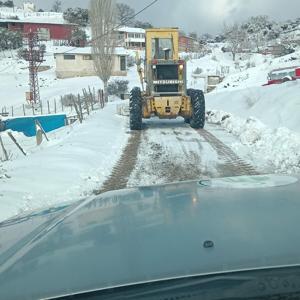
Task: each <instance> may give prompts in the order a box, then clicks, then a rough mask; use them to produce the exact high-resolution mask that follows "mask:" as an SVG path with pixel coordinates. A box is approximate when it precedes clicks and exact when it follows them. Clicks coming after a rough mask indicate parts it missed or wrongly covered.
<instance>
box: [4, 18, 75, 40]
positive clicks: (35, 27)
mask: <svg viewBox="0 0 300 300" xmlns="http://www.w3.org/2000/svg"><path fill="white" fill-rule="evenodd" d="M8 29H9V30H12V31H22V32H23V33H28V32H30V31H32V32H39V30H40V29H42V30H44V31H48V32H49V34H48V38H49V39H51V40H70V39H71V37H72V31H73V29H74V25H66V24H40V23H15V22H11V23H8Z"/></svg>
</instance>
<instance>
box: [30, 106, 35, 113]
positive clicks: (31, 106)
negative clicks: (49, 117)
mask: <svg viewBox="0 0 300 300" xmlns="http://www.w3.org/2000/svg"><path fill="white" fill-rule="evenodd" d="M31 108H32V114H33V115H35V113H34V107H33V103H31Z"/></svg>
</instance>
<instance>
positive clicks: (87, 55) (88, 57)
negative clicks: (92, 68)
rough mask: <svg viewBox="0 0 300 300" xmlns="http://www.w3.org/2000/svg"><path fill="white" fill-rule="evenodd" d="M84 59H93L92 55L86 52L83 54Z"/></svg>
mask: <svg viewBox="0 0 300 300" xmlns="http://www.w3.org/2000/svg"><path fill="white" fill-rule="evenodd" d="M82 58H83V60H92V55H90V54H86V55H83V57H82Z"/></svg>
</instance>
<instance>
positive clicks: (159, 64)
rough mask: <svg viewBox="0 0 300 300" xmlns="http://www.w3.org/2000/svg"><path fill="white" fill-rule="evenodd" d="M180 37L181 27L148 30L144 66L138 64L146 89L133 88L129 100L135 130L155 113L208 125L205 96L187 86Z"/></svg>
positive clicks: (196, 124) (155, 114) (131, 122)
mask: <svg viewBox="0 0 300 300" xmlns="http://www.w3.org/2000/svg"><path fill="white" fill-rule="evenodd" d="M178 37H179V33H178V29H177V28H160V29H154V28H152V29H147V30H146V51H145V52H146V53H145V64H144V68H142V66H141V60H138V63H137V66H138V72H139V75H140V79H141V86H142V90H141V89H140V88H138V87H135V88H133V89H132V91H131V95H130V100H129V111H130V129H131V130H141V129H142V119H143V118H144V119H149V118H151V117H153V116H156V117H158V118H160V119H174V118H177V117H178V116H181V117H183V118H184V120H185V122H187V123H190V125H191V127H193V128H203V127H204V123H205V99H204V95H203V92H202V91H201V90H194V89H187V88H186V85H187V80H186V63H185V61H184V60H181V59H179V53H178V52H179V49H178V48H179V47H178V40H179V38H178ZM145 85H146V87H145ZM144 87H145V88H144Z"/></svg>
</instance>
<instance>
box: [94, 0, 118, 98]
mask: <svg viewBox="0 0 300 300" xmlns="http://www.w3.org/2000/svg"><path fill="white" fill-rule="evenodd" d="M115 8H116V6H115V2H114V0H91V4H90V22H91V28H92V54H93V60H94V65H95V70H96V72H97V75H98V76H99V78H100V79H101V80H102V81H103V84H104V97H105V100H106V101H107V100H108V96H107V85H108V80H109V78H110V77H111V75H112V69H113V63H114V53H115V45H116V33H115V31H114V27H115Z"/></svg>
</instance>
